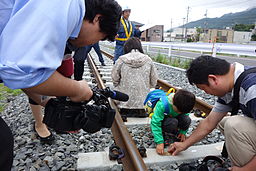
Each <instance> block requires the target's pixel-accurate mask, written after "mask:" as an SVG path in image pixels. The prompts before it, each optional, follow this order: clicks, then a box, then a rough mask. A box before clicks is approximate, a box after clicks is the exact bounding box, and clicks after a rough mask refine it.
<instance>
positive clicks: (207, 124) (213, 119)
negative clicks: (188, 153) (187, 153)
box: [168, 111, 226, 155]
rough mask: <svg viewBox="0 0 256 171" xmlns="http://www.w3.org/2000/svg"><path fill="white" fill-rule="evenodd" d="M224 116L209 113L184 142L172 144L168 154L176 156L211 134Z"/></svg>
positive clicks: (223, 114)
mask: <svg viewBox="0 0 256 171" xmlns="http://www.w3.org/2000/svg"><path fill="white" fill-rule="evenodd" d="M225 115H226V113H217V112H213V111H211V112H210V114H209V116H208V117H207V118H205V119H204V120H202V121H201V122H200V124H199V125H198V127H197V128H196V130H195V131H194V132H193V133H192V134H191V135H190V136H189V137H188V138H187V139H186V140H185V141H184V142H176V143H174V144H172V146H171V147H170V148H169V149H168V152H170V153H172V155H177V154H178V153H179V152H181V151H183V150H186V149H187V148H188V147H190V146H191V145H193V144H195V143H196V142H198V141H200V140H201V139H202V138H204V137H205V136H206V135H207V134H209V133H210V132H212V130H213V129H214V128H216V126H217V124H218V123H219V122H220V121H221V119H222V118H223V117H224V116H225Z"/></svg>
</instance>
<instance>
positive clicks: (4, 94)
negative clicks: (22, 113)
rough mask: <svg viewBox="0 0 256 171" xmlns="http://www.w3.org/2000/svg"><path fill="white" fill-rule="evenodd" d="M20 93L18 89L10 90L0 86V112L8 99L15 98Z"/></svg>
mask: <svg viewBox="0 0 256 171" xmlns="http://www.w3.org/2000/svg"><path fill="white" fill-rule="evenodd" d="M21 93H22V91H21V90H20V89H16V90H12V89H9V88H8V87H6V86H4V85H3V84H0V112H2V111H3V110H4V109H5V106H6V104H7V99H8V97H10V96H17V95H19V94H21Z"/></svg>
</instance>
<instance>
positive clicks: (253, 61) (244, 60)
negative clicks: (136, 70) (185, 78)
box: [151, 48, 256, 66]
mask: <svg viewBox="0 0 256 171" xmlns="http://www.w3.org/2000/svg"><path fill="white" fill-rule="evenodd" d="M153 50H154V52H155V53H159V52H160V53H164V54H168V50H167V49H154V48H152V49H151V51H153ZM172 55H177V56H184V57H189V58H196V57H198V56H200V55H201V54H200V53H199V52H185V51H175V50H173V51H172ZM217 57H218V58H221V59H225V60H227V61H228V62H230V63H233V62H239V63H241V64H243V65H249V66H256V57H254V58H253V57H250V58H245V57H236V56H221V55H217Z"/></svg>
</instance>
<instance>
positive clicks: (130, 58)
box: [111, 37, 158, 121]
mask: <svg viewBox="0 0 256 171" xmlns="http://www.w3.org/2000/svg"><path fill="white" fill-rule="evenodd" d="M124 54H125V55H122V56H120V58H119V59H118V60H117V61H116V64H115V65H114V66H113V69H112V73H111V76H112V80H113V85H114V89H115V90H117V91H121V92H124V93H126V94H128V95H129V100H128V101H127V102H117V105H118V107H119V108H121V109H120V113H121V115H122V118H123V120H124V121H127V120H126V117H127V116H128V117H146V114H145V110H144V107H143V102H144V99H145V97H146V96H147V94H148V93H149V91H150V88H154V87H155V86H156V84H157V79H158V76H157V73H156V69H155V67H154V64H153V61H152V59H151V58H150V57H149V56H148V55H146V54H144V52H143V49H142V46H141V42H140V40H139V39H138V38H136V37H132V38H129V39H128V40H127V41H126V43H125V44H124Z"/></svg>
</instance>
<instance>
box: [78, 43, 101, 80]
mask: <svg viewBox="0 0 256 171" xmlns="http://www.w3.org/2000/svg"><path fill="white" fill-rule="evenodd" d="M92 48H93V49H94V50H95V52H96V53H97V55H98V57H99V61H100V63H101V65H102V66H105V63H104V59H103V57H102V54H101V51H100V46H99V42H97V43H94V44H92V45H89V46H85V47H81V48H78V49H77V50H76V51H75V54H74V79H75V80H82V79H83V73H84V62H85V60H86V58H87V55H88V53H89V52H90V51H91V49H92Z"/></svg>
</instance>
